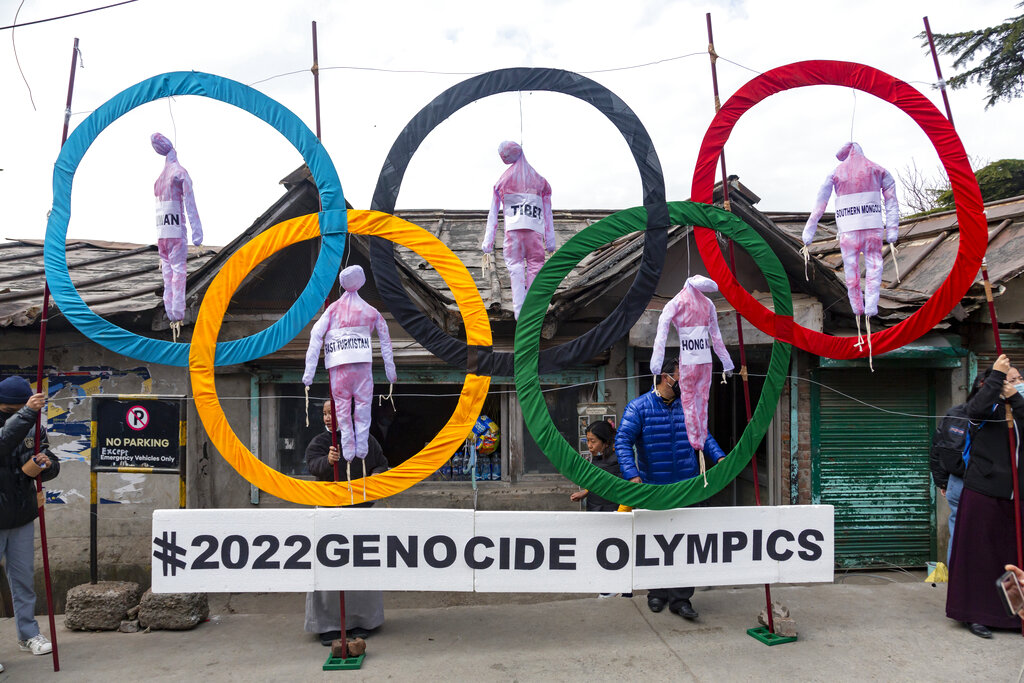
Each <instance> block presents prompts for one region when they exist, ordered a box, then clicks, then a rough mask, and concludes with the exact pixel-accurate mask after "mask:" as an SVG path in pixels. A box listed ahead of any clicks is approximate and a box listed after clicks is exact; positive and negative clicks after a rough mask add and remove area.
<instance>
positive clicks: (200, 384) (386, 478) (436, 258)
mask: <svg viewBox="0 0 1024 683" xmlns="http://www.w3.org/2000/svg"><path fill="white" fill-rule="evenodd" d="M348 227H349V231H350V232H352V233H355V234H362V235H376V236H379V237H382V238H384V239H390V240H394V241H396V242H398V243H399V244H401V245H403V246H405V247H407V248H409V249H412V250H413V251H415V252H416V253H417V254H419V255H420V256H422V257H423V258H424V259H426V260H427V262H428V263H430V264H431V266H432V267H434V268H435V269H436V270H437V272H438V273H439V274H440V275H441V277H442V278H444V281H445V283H447V285H448V287H449V288H450V289H451V291H452V295H453V296H454V297H455V301H456V302H457V303H458V306H459V310H460V311H461V312H462V320H463V323H464V324H465V327H466V338H467V339H468V340H469V342H470V343H471V344H477V345H481V346H488V345H490V344H491V328H490V323H489V321H488V319H487V310H486V309H485V308H484V302H483V299H481V298H480V292H479V291H478V290H477V288H476V285H475V284H474V282H473V278H472V276H471V275H470V274H469V271H467V270H466V267H465V266H464V265H463V264H462V262H461V261H459V259H458V257H456V256H455V254H453V253H452V252H451V250H450V249H448V247H446V246H445V245H444V244H442V243H441V242H440V241H439V240H438V239H437V238H436V237H434V236H433V235H431V234H430V233H429V232H427V231H426V230H424V229H423V228H420V227H418V226H416V225H413V224H412V223H409V222H407V221H404V220H402V219H401V218H398V217H396V216H392V215H390V214H383V213H379V212H376V211H349V212H348ZM319 234H320V231H319V221H318V218H317V215H316V214H310V215H307V216H301V217H299V218H293V219H291V220H288V221H284V222H283V223H278V224H277V225H275V226H274V227H272V228H270V229H269V230H267V231H265V232H263V233H261V234H260V235H259V236H258V237H256V238H254V239H253V240H251V241H250V242H248V243H247V244H245V246H243V247H242V248H241V249H239V250H238V251H237V252H235V253H234V254H233V255H232V256H231V258H229V259H228V261H227V262H226V263H225V264H224V266H223V267H222V268H221V270H220V272H219V273H217V277H216V278H215V279H214V280H213V282H212V283H211V284H210V287H209V289H208V290H207V293H206V296H205V297H204V298H203V303H202V305H201V306H200V308H199V316H198V317H197V319H196V325H195V330H194V332H193V334H192V344H191V350H190V352H189V368H190V374H191V377H192V392H193V395H194V396H195V405H196V412H197V413H198V414H199V418H200V420H202V423H203V426H204V427H205V428H206V432H207V434H208V435H209V437H210V441H211V442H213V445H214V446H215V447H216V448H217V450H218V451H219V452H220V454H221V456H223V457H224V459H225V460H227V461H228V463H229V464H230V465H231V466H232V467H234V468H235V470H237V471H238V473H239V474H241V475H242V476H243V477H244V478H245V479H246V480H247V481H249V482H250V483H251V484H253V485H254V486H257V487H258V488H260V489H261V490H263V491H266V492H267V493H270V494H272V495H275V496H277V497H278V498H282V499H284V500H288V501H291V502H293V503H304V504H307V505H331V506H338V505H348V504H349V503H350V501H351V500H352V493H351V490H354V491H357V492H358V495H357V497H356V500H357V501H358V502H362V500H363V498H362V490H363V486H364V485H365V487H366V498H367V500H376V499H378V498H384V497H386V496H390V495H393V494H395V493H399V492H401V491H404V490H405V489H407V488H409V487H410V486H412V485H413V484H415V483H416V482H418V481H421V480H422V479H424V478H425V477H427V476H429V475H431V474H433V473H434V472H436V471H437V469H438V468H439V467H440V466H441V465H442V464H444V462H445V461H446V460H447V459H448V458H450V457H451V454H452V453H454V452H455V451H456V450H457V449H458V447H459V445H460V444H462V442H463V441H465V439H466V435H467V434H469V432H470V430H471V429H472V428H473V424H474V423H475V422H476V420H477V417H479V415H480V410H481V408H482V407H483V403H484V399H485V398H487V390H488V388H489V387H490V383H491V379H490V377H481V376H479V375H474V374H468V375H466V381H465V384H464V385H463V387H462V393H461V394H460V396H459V401H458V404H457V405H456V407H455V412H454V413H453V414H452V417H451V419H449V420H448V423H447V424H446V425H445V426H444V427H443V428H442V429H441V431H440V432H438V434H437V436H435V437H434V438H433V440H431V442H430V443H428V444H427V445H426V446H424V447H423V450H421V451H420V452H419V453H417V454H416V455H414V456H413V457H412V458H410V459H409V460H407V461H405V462H404V463H402V464H401V465H399V466H398V467H395V468H392V469H390V470H388V471H387V472H384V473H382V474H375V475H372V476H369V477H366V478H364V479H355V480H353V481H352V482H351V483H350V484H349V483H346V482H333V481H305V480H301V479H295V478H293V477H289V476H288V475H285V474H282V473H280V472H278V471H277V470H275V469H273V468H271V467H268V466H267V465H265V464H264V463H262V462H260V461H259V460H257V459H256V457H255V456H253V454H252V453H251V452H250V451H249V449H248V448H246V447H245V445H244V444H243V443H242V442H241V441H240V440H239V439H238V436H237V435H236V434H235V432H234V430H233V429H232V428H231V425H230V424H228V420H227V416H226V415H225V414H224V410H223V408H221V405H220V401H219V399H218V398H217V387H216V384H215V379H214V365H215V363H214V349H215V348H216V346H217V334H218V333H219V332H220V326H221V322H222V320H223V317H224V313H225V311H226V310H227V307H228V303H229V302H230V301H231V297H232V295H233V294H234V293H235V290H236V289H237V288H238V286H239V285H240V284H241V282H242V280H244V279H245V276H246V275H248V274H249V272H250V271H251V270H252V269H253V268H254V267H255V266H256V265H257V264H259V263H260V262H261V261H263V260H264V259H265V258H267V257H268V256H270V255H271V254H274V253H276V252H277V251H279V250H281V249H283V248H284V247H287V246H288V245H290V244H294V243H296V242H301V241H302V240H307V239H311V238H313V237H317V236H318V235H319ZM350 485H351V490H350V488H349V486H350Z"/></svg>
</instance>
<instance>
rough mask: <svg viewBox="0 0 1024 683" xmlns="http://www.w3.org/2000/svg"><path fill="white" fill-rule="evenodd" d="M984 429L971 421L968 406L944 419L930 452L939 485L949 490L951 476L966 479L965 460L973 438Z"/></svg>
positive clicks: (962, 406) (950, 413)
mask: <svg viewBox="0 0 1024 683" xmlns="http://www.w3.org/2000/svg"><path fill="white" fill-rule="evenodd" d="M980 426H981V425H980V424H974V423H972V422H971V421H970V420H969V419H968V418H967V404H966V403H961V404H960V405H955V406H953V407H952V408H950V409H949V411H948V412H947V413H946V414H945V415H944V416H943V418H942V420H941V421H940V422H939V426H938V427H936V428H935V433H934V434H933V435H932V448H931V452H930V453H929V461H930V463H931V470H932V476H933V478H934V479H935V485H936V486H938V487H939V488H942V489H944V488H946V482H947V481H948V479H949V475H950V474H955V475H956V476H958V477H963V476H964V472H965V471H966V463H965V459H966V458H967V457H969V455H968V454H969V452H970V438H971V437H973V436H974V434H975V433H977V431H978V428H979V427H980Z"/></svg>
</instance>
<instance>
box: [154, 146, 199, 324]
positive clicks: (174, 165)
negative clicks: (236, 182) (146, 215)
mask: <svg viewBox="0 0 1024 683" xmlns="http://www.w3.org/2000/svg"><path fill="white" fill-rule="evenodd" d="M150 141H151V142H152V144H153V149H154V150H156V153H157V154H159V155H161V156H163V157H166V160H165V161H164V168H163V170H162V171H161V172H160V176H159V177H158V178H157V179H156V183H154V185H153V194H154V195H156V234H157V248H158V249H159V252H160V270H161V271H163V276H164V311H165V312H166V313H167V319H168V320H170V321H171V324H170V327H171V335H172V337H173V338H174V339H177V337H178V334H179V333H180V332H181V324H182V321H183V320H184V319H185V277H186V274H187V270H188V229H187V228H186V226H185V219H186V216H187V218H188V225H190V226H192V244H194V245H196V246H197V247H198V246H199V245H200V244H202V243H203V224H202V223H201V222H200V220H199V211H198V210H197V209H196V198H195V195H194V194H193V193H192V178H191V177H190V176H189V174H188V171H186V170H185V168H184V167H183V166H182V165H181V164H179V163H178V153H177V152H176V151H175V149H174V145H172V144H171V141H170V140H168V139H167V138H166V137H164V136H163V135H161V134H160V133H153V135H152V137H151V138H150Z"/></svg>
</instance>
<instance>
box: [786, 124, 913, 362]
mask: <svg viewBox="0 0 1024 683" xmlns="http://www.w3.org/2000/svg"><path fill="white" fill-rule="evenodd" d="M836 158H837V159H839V160H840V161H841V162H842V163H840V164H839V165H838V166H836V168H835V170H834V171H832V173H830V174H829V176H828V177H827V178H826V179H825V182H824V184H823V185H822V186H821V189H820V190H818V197H817V199H816V200H815V203H814V210H813V211H812V212H811V215H810V217H809V218H808V219H807V223H806V225H804V234H803V242H804V245H805V246H804V248H803V249H802V250H801V252H802V253H803V254H804V259H805V260H806V259H807V258H809V255H808V251H807V247H808V246H809V245H810V244H811V241H812V240H813V239H814V233H815V232H816V231H817V229H818V221H819V220H821V216H822V214H824V213H825V208H826V207H827V206H828V200H829V197H831V196H832V192H833V191H835V193H836V204H835V210H836V230H837V231H838V232H839V249H840V250H841V252H842V254H843V270H844V271H845V274H846V291H847V295H848V296H849V299H850V306H851V307H853V314H854V319H855V320H856V322H857V346H859V347H863V345H864V340H863V338H862V337H861V334H860V316H862V315H863V316H864V322H865V324H866V326H867V340H868V349H869V352H870V348H871V322H870V317H871V316H873V315H878V292H879V289H880V288H881V285H882V237H883V231H884V237H885V241H886V242H888V243H889V244H891V245H892V249H893V258H894V259H895V252H896V248H895V247H896V241H897V240H898V239H899V227H900V206H899V203H898V201H897V200H896V182H895V181H894V180H893V179H892V175H890V173H889V172H888V171H887V170H885V169H884V168H882V167H881V166H879V165H878V164H876V163H875V162H873V161H871V160H870V159H868V158H867V157H866V156H864V152H863V150H861V148H860V145H858V144H857V143H856V142H847V143H846V144H845V145H843V146H842V147H841V148H840V149H839V151H838V152H837V153H836ZM883 199H884V204H885V207H884V213H883V207H882V204H883ZM861 254H864V271H865V272H864V284H863V291H862V288H861V279H860V263H859V258H860V255H861Z"/></svg>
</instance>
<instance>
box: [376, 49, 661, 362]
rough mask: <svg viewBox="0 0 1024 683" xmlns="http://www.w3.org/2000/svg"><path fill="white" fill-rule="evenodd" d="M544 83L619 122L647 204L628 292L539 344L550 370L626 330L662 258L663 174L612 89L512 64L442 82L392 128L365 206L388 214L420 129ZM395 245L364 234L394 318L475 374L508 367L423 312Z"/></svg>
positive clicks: (501, 356)
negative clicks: (577, 329) (585, 324)
mask: <svg viewBox="0 0 1024 683" xmlns="http://www.w3.org/2000/svg"><path fill="white" fill-rule="evenodd" d="M521 90H544V91H549V92H557V93H562V94H564V95H571V96H572V97H576V98H578V99H580V100H583V101H584V102H587V103H588V104H590V105H592V106H593V107H595V108H596V109H597V110H598V111H600V112H601V113H602V114H604V115H605V116H606V117H608V120H609V121H611V122H612V124H613V125H614V126H615V127H616V128H618V130H619V132H620V133H622V137H623V138H625V140H626V144H627V145H628V146H629V150H630V152H632V154H633V158H634V159H635V160H636V164H637V168H638V169H639V171H640V182H641V186H642V189H643V205H644V208H645V209H647V226H646V231H645V234H644V249H643V257H642V259H641V262H640V269H639V270H638V271H637V274H636V277H635V278H634V280H633V284H631V285H630V287H629V291H627V292H626V294H625V296H624V297H623V298H622V300H621V301H620V302H619V304H618V305H617V306H616V307H615V310H613V311H612V312H611V313H609V314H608V315H607V316H606V317H605V318H604V319H603V320H602V321H601V322H600V323H599V324H598V325H596V326H595V327H594V328H592V329H590V330H589V331H587V332H586V333H585V334H583V335H582V336H580V337H578V338H576V339H574V340H573V341H571V342H566V343H564V344H561V345H560V346H557V347H554V348H551V349H547V350H545V351H542V352H541V354H540V372H542V373H544V372H557V371H558V370H562V369H564V368H567V367H571V366H573V365H577V364H579V363H582V362H583V361H585V360H587V359H588V358H592V357H593V356H596V355H597V354H598V353H600V352H602V351H604V350H605V349H607V348H608V347H609V346H611V345H612V344H613V343H614V342H615V341H617V340H618V339H620V338H622V337H624V336H625V335H626V334H628V333H629V330H630V329H631V328H632V327H633V325H634V324H635V323H636V321H637V320H639V319H640V316H641V315H643V312H644V310H645V309H646V307H647V303H648V302H649V301H650V300H651V297H652V296H653V295H654V292H655V288H656V287H657V284H658V280H659V278H660V276H661V269H662V267H663V266H664V263H665V252H666V251H667V245H668V235H667V230H666V228H668V227H669V225H670V224H671V223H670V221H669V216H668V206H667V205H666V203H665V177H664V175H663V174H662V171H661V162H659V161H658V154H657V152H655V150H654V143H653V142H652V141H651V137H650V135H648V133H647V129H646V128H644V125H643V123H641V122H640V119H639V118H638V117H637V115H636V114H635V113H634V112H633V110H632V109H630V108H629V106H628V105H627V104H626V103H625V102H623V101H622V99H620V98H619V97H618V96H617V95H616V94H615V93H613V92H612V91H610V90H608V89H607V88H605V87H604V86H603V85H600V84H599V83H597V82H595V81H592V80H591V79H589V78H587V77H585V76H581V75H579V74H576V73H573V72H571V71H563V70H561V69H534V68H514V69H499V70H497V71H489V72H487V73H484V74H480V75H479V76H474V77H472V78H469V79H467V80H465V81H462V82H461V83H457V84H456V85H454V86H452V87H451V88H448V89H447V90H445V91H444V92H443V93H441V94H440V95H438V96H437V97H435V98H434V99H433V100H432V101H431V102H430V103H429V104H427V105H426V106H425V107H423V109H421V110H420V111H419V112H418V113H417V114H416V116H414V117H413V118H412V120H411V121H409V123H408V124H407V125H406V127H405V128H404V129H403V130H402V132H401V133H400V134H399V136H398V138H397V139H396V140H395V142H394V144H393V145H392V146H391V151H390V152H388V156H387V159H385V161H384V166H383V168H382V169H381V172H380V176H379V177H378V178H377V187H376V189H375V190H374V193H373V201H372V203H371V205H370V208H371V209H373V210H375V211H382V212H384V213H394V210H395V202H396V201H397V199H398V191H399V189H400V188H401V186H402V178H403V177H404V175H405V171H406V169H407V168H408V166H409V162H410V161H411V160H412V156H413V154H415V152H416V149H417V148H418V147H419V146H420V144H421V143H422V142H423V140H424V139H425V138H426V137H427V135H428V134H429V133H430V132H431V131H433V130H434V128H436V127H437V126H438V125H440V124H441V123H442V122H443V121H444V120H445V119H447V118H448V117H449V116H451V115H452V114H454V113H455V112H457V111H458V110H459V109H461V108H462V107H464V106H466V105H467V104H470V103H472V102H475V101H477V100H480V99H483V98H484V97H488V96H490V95H496V94H498V93H503V92H516V91H521ZM395 258H396V256H395V251H394V245H393V244H392V243H391V242H389V241H387V240H384V239H381V238H379V237H373V238H371V243H370V261H371V267H372V269H373V278H374V282H375V283H376V285H377V290H378V291H379V292H380V295H381V296H382V297H383V298H384V301H385V302H387V305H388V309H389V310H390V311H391V314H392V315H394V316H395V320H397V321H398V324H399V325H401V326H402V328H403V329H405V331H406V332H408V333H409V334H410V335H411V336H412V338H413V339H415V340H416V341H417V342H419V343H420V344H421V345H422V346H423V347H424V348H426V349H427V350H428V351H430V352H431V353H433V354H434V355H436V356H437V357H439V358H441V359H442V360H444V361H447V362H448V363H450V364H452V365H454V366H455V367H458V368H462V369H464V370H467V371H469V372H473V373H476V374H478V375H502V376H509V377H511V376H512V375H513V374H514V369H513V365H514V363H513V358H514V356H513V354H512V353H511V352H499V351H495V350H494V348H493V347H490V346H487V347H481V346H467V344H466V343H465V342H463V341H461V340H460V339H458V338H456V337H453V336H451V335H449V334H447V333H446V332H444V331H443V330H442V329H440V328H439V327H438V326H437V325H435V324H434V322H433V321H432V320H430V318H428V317H427V316H425V315H424V314H423V313H422V312H421V311H420V310H419V308H417V307H416V305H415V304H414V303H413V302H412V300H411V299H410V297H409V296H408V295H407V294H406V292H405V291H404V289H403V288H402V282H401V279H400V278H399V274H398V268H397V267H396V266H395Z"/></svg>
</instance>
